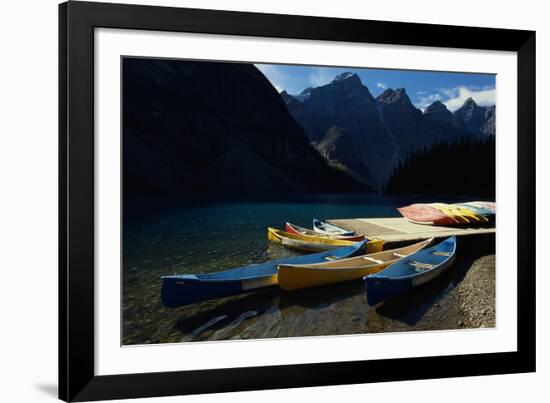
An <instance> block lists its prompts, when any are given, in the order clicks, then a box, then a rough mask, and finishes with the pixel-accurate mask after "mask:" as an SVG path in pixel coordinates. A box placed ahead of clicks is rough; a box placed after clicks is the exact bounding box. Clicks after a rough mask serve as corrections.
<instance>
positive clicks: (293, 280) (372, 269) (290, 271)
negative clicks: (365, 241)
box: [279, 239, 432, 291]
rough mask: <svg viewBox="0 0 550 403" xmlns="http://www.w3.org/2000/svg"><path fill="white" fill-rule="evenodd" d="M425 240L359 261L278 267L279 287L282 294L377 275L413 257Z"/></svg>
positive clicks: (377, 253) (349, 259) (357, 259)
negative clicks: (400, 261)
mask: <svg viewBox="0 0 550 403" xmlns="http://www.w3.org/2000/svg"><path fill="white" fill-rule="evenodd" d="M431 241H432V239H427V240H425V241H422V242H418V243H416V244H412V245H409V246H405V247H402V248H397V249H391V250H385V251H380V252H376V253H371V254H367V255H364V256H359V257H352V258H347V259H339V260H335V261H329V262H323V263H316V264H309V265H292V264H281V265H279V286H280V287H281V288H282V289H283V290H285V291H292V290H299V289H302V288H310V287H318V286H322V285H329V284H336V283H343V282H347V281H354V280H360V279H362V278H363V277H364V276H367V275H369V274H374V273H378V272H379V271H381V270H384V269H385V268H386V267H388V266H389V265H390V264H392V263H394V262H396V261H398V260H399V259H401V258H403V257H406V256H408V255H410V254H412V253H415V252H417V251H419V250H421V249H422V248H424V247H426V246H427V245H429V244H430V243H431Z"/></svg>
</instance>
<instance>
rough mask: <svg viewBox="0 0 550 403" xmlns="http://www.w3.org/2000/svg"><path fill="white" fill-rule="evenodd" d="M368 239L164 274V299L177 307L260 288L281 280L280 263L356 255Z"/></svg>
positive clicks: (335, 258) (308, 261) (363, 247)
mask: <svg viewBox="0 0 550 403" xmlns="http://www.w3.org/2000/svg"><path fill="white" fill-rule="evenodd" d="M366 242H367V241H366V240H365V241H361V242H357V243H355V244H354V245H351V246H345V247H342V248H337V249H332V250H330V251H326V252H321V253H314V254H310V255H303V256H295V257H288V258H283V259H278V260H273V261H271V262H266V263H262V264H256V265H252V266H246V267H239V268H237V269H231V270H225V271H220V272H217V273H208V274H179V275H173V276H163V277H162V289H161V300H162V303H163V304H164V305H165V306H167V307H169V308H175V307H178V306H183V305H189V304H193V303H195V302H200V301H206V300H209V299H215V298H221V297H229V296H231V295H237V294H243V293H247V292H251V291H258V290H261V289H264V288H267V287H272V286H275V285H277V284H278V281H277V267H278V266H279V265H280V264H283V263H284V264H312V263H321V262H324V261H329V260H337V259H344V258H348V257H353V256H356V255H360V254H363V253H364V252H365V243H366Z"/></svg>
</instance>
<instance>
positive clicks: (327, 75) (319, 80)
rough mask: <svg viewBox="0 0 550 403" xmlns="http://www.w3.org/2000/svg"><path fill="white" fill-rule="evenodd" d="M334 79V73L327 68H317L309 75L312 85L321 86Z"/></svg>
mask: <svg viewBox="0 0 550 403" xmlns="http://www.w3.org/2000/svg"><path fill="white" fill-rule="evenodd" d="M333 79H334V74H333V73H332V72H329V70H328V69H326V68H317V69H315V70H314V71H313V72H312V73H311V74H310V75H309V83H310V84H311V86H312V87H321V86H322V85H325V84H328V83H330V82H331V81H332V80H333Z"/></svg>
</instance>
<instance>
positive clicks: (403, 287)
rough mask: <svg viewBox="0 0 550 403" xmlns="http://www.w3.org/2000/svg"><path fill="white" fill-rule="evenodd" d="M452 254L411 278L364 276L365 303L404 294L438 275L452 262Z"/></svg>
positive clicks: (374, 303) (377, 301)
mask: <svg viewBox="0 0 550 403" xmlns="http://www.w3.org/2000/svg"><path fill="white" fill-rule="evenodd" d="M454 259H455V258H454V256H453V257H452V258H451V259H449V260H448V261H447V262H446V263H445V264H443V265H441V266H440V267H438V268H437V269H434V270H431V271H429V272H428V273H426V274H425V275H422V276H417V277H413V278H391V277H390V278H388V277H368V276H367V277H365V291H366V294H367V304H369V305H371V306H372V305H376V304H379V303H380V302H382V301H385V300H387V299H391V298H395V297H398V296H400V295H403V294H406V293H407V292H409V291H411V290H412V289H413V288H415V287H418V286H419V285H422V284H424V283H427V282H429V281H431V280H433V279H435V278H436V277H439V276H440V275H441V274H442V273H443V272H444V271H445V270H447V269H448V268H449V267H451V266H452V265H453V263H454Z"/></svg>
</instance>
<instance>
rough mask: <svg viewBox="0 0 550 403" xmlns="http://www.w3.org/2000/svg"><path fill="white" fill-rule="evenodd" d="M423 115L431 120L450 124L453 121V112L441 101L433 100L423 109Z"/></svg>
mask: <svg viewBox="0 0 550 403" xmlns="http://www.w3.org/2000/svg"><path fill="white" fill-rule="evenodd" d="M424 117H425V118H426V119H428V120H430V121H432V122H437V123H441V124H445V125H450V124H452V122H453V114H452V112H451V111H450V110H448V109H447V107H446V106H445V105H444V104H443V103H442V102H441V101H435V102H434V103H432V104H431V105H430V106H428V107H427V108H426V110H425V111H424Z"/></svg>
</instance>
